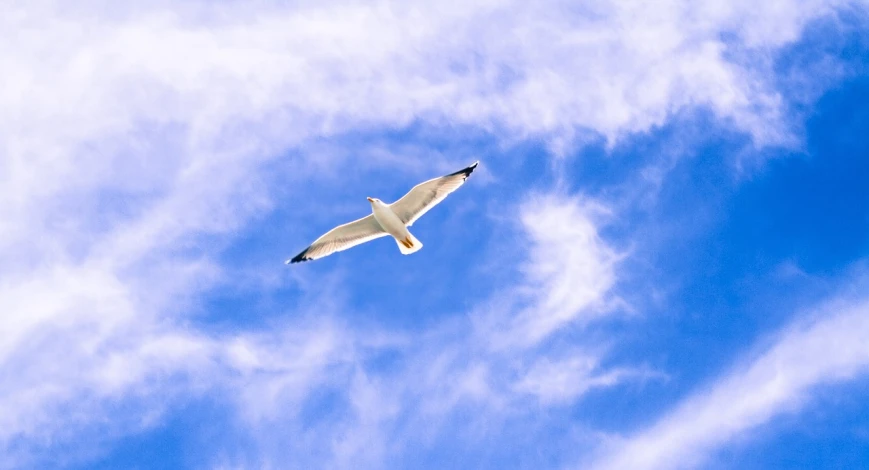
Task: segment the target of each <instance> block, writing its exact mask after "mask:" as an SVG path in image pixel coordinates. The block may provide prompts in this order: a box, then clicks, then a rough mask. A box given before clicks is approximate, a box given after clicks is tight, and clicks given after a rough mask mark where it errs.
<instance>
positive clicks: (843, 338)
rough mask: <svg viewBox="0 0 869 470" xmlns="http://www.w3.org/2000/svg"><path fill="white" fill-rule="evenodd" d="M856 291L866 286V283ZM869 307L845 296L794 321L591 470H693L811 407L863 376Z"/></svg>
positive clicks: (619, 443) (614, 447)
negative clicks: (825, 391)
mask: <svg viewBox="0 0 869 470" xmlns="http://www.w3.org/2000/svg"><path fill="white" fill-rule="evenodd" d="M855 286H863V288H865V278H863V279H858V280H857V281H856V282H855ZM867 314H869V303H867V301H866V299H865V298H860V297H857V298H855V297H854V296H853V295H845V296H842V297H841V298H837V299H833V300H831V301H829V302H828V304H826V305H822V306H820V307H818V308H816V309H815V310H814V311H811V312H809V313H808V314H807V315H808V316H807V317H804V318H798V319H797V320H796V321H795V322H794V323H793V324H792V325H790V326H788V327H786V328H785V329H784V330H783V331H781V332H779V333H778V334H777V335H775V337H774V338H772V339H770V340H764V341H762V342H761V343H760V344H759V345H758V346H757V347H756V348H754V349H755V351H756V353H755V354H753V355H752V356H750V357H747V358H746V359H745V360H744V361H741V362H740V363H738V364H736V365H735V366H734V367H733V368H732V369H731V370H730V371H729V372H726V373H725V374H723V375H722V376H720V377H719V378H717V379H716V380H714V381H713V382H712V383H710V384H708V385H707V386H705V387H702V388H701V389H699V390H698V391H697V392H695V393H694V394H692V395H691V396H689V397H687V398H686V399H685V400H684V401H683V402H682V403H680V404H678V405H677V406H676V407H675V408H674V409H672V410H670V411H668V412H666V413H665V414H664V416H663V417H662V418H661V419H660V420H659V421H658V422H657V423H655V424H654V425H652V426H651V427H649V428H648V429H645V430H643V431H641V432H640V433H638V434H636V435H634V436H629V437H626V438H624V439H618V440H615V442H612V443H611V453H609V454H608V455H606V456H604V457H602V458H601V459H600V460H599V461H598V462H597V463H596V464H595V465H592V467H594V468H612V469H619V468H641V469H656V468H697V467H698V466H701V465H702V464H703V462H704V461H706V460H707V459H708V458H709V457H710V456H711V455H712V454H713V453H714V452H715V451H716V450H717V449H720V448H723V447H725V446H727V445H728V444H729V443H731V442H733V441H735V440H737V439H739V438H740V436H742V435H744V434H745V433H746V432H748V431H751V430H753V429H757V428H762V427H763V426H764V425H767V424H769V423H770V422H771V421H772V420H773V419H774V418H776V417H777V416H780V415H783V414H787V413H794V412H798V411H800V410H802V409H804V408H805V407H806V406H808V405H809V404H810V403H811V392H812V391H813V390H814V389H816V388H817V387H822V386H824V385H829V384H834V383H837V382H845V381H848V380H851V379H853V378H855V377H858V376H864V375H865V374H866V373H867V372H869V347H867V345H866V341H865V338H866V335H867V334H869V315H867Z"/></svg>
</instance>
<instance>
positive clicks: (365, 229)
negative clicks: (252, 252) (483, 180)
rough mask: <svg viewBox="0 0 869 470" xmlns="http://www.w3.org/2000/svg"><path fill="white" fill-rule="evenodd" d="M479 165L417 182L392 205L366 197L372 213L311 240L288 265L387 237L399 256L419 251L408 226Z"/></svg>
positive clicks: (463, 180)
mask: <svg viewBox="0 0 869 470" xmlns="http://www.w3.org/2000/svg"><path fill="white" fill-rule="evenodd" d="M479 163H480V162H474V163H473V164H472V165H471V166H469V167H467V168H464V169H462V170H459V171H457V172H455V173H450V174H448V175H446V176H441V177H440V178H435V179H431V180H428V181H426V182H424V183H420V184H418V185H416V186H414V187H413V189H411V190H410V191H409V192H408V193H407V194H405V195H404V197H402V198H401V199H399V200H397V201H395V202H393V203H392V204H386V203H384V202H383V201H381V200H380V199H377V198H376V197H369V198H368V202H370V203H371V212H372V213H371V214H370V215H367V216H365V217H363V218H361V219H359V220H354V221H353V222H350V223H347V224H344V225H339V226H337V227H335V228H333V229H332V230H329V231H328V232H326V234H325V235H323V236H322V237H320V238H318V239H316V240H314V243H312V244H311V246H309V247H307V248H305V249H304V250H303V251H302V252H301V253H299V254H298V255H296V256H295V257H293V258H291V259H288V260H287V264H290V263H299V262H302V261H310V260H314V259H319V258H322V257H324V256H329V255H331V254H332V253H336V252H338V251H344V250H346V249H348V248H352V247H354V246H356V245H359V244H362V243H365V242H367V241H371V240H374V239H375V238H380V237H385V236H387V235H392V236H393V237H394V238H395V241H396V243H398V249H399V250H401V253H402V254H404V255H409V254H411V253H416V252H417V251H419V249H420V248H422V242H420V241H419V240H417V239H416V237H414V236H413V235H412V234H411V233H410V232H409V231H408V230H407V227H410V226H411V225H413V223H414V222H416V221H417V219H419V218H420V217H422V215H423V214H425V213H426V212H428V211H429V209H431V208H432V207H434V206H435V205H437V204H438V203H439V202H441V201H443V200H444V199H445V198H446V197H447V196H449V195H450V193H452V192H453V191H455V190H457V189H459V186H461V185H462V184H464V183H465V180H466V179H468V176H470V175H471V173H473V172H474V168H477V164H479Z"/></svg>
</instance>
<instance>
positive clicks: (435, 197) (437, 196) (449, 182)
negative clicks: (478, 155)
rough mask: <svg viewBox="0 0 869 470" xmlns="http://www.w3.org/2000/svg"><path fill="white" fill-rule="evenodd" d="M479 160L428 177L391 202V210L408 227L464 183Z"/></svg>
mask: <svg viewBox="0 0 869 470" xmlns="http://www.w3.org/2000/svg"><path fill="white" fill-rule="evenodd" d="M479 163H480V162H474V163H473V164H471V165H470V166H469V167H467V168H463V169H461V170H459V171H457V172H455V173H450V174H448V175H446V176H441V177H439V178H434V179H430V180H428V181H426V182H424V183H420V184H418V185H416V186H414V187H413V189H411V190H410V191H409V192H408V193H407V194H405V195H404V196H402V198H401V199H399V200H397V201H395V202H394V203H392V205H390V206H389V208H390V209H392V212H394V213H395V215H397V216H398V218H399V219H401V221H402V222H404V224H405V225H407V226H408V227H410V226H411V225H413V223H414V222H416V220H417V219H419V218H420V217H422V215H423V214H425V213H426V212H428V211H429V209H431V208H432V207H434V206H435V205H437V204H438V203H439V202H441V201H443V200H444V199H446V197H447V196H449V195H450V193H452V192H453V191H455V190H457V189H459V186H461V185H463V184H465V180H466V179H468V176H471V173H473V172H474V168H477V165H478V164H479Z"/></svg>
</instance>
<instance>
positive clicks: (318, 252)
mask: <svg viewBox="0 0 869 470" xmlns="http://www.w3.org/2000/svg"><path fill="white" fill-rule="evenodd" d="M386 235H388V234H387V233H386V232H384V231H383V227H381V226H380V223H378V222H377V220H376V219H375V218H374V215H373V214H372V215H368V216H366V217H363V218H361V219H359V220H354V221H353V222H350V223H346V224H344V225H339V226H337V227H335V228H333V229H332V230H329V231H328V232H326V233H325V234H324V235H323V236H322V237H320V238H318V239H316V240H314V243H311V246H309V247H307V248H305V249H304V251H302V252H301V253H299V254H298V255H296V256H295V257H293V258H291V259H288V260H287V264H290V263H299V262H302V261H310V260H314V259H318V258H322V257H324V256H329V255H331V254H332V253H336V252H338V251H344V250H346V249H348V248H352V247H354V246H356V245H359V244H362V243H365V242H367V241H370V240H374V239H375V238H380V237H383V236H386Z"/></svg>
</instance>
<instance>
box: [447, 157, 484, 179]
mask: <svg viewBox="0 0 869 470" xmlns="http://www.w3.org/2000/svg"><path fill="white" fill-rule="evenodd" d="M479 164H480V162H479V161H476V162H474V163H471V164H470V165H469V166H468V167H467V168H462V169H461V170H459V171H457V172H455V173H451V174H449V175H447V176H456V175H465V179H467V178H468V176H471V173H473V172H474V169H475V168H477V165H479Z"/></svg>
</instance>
